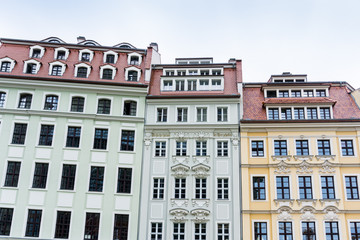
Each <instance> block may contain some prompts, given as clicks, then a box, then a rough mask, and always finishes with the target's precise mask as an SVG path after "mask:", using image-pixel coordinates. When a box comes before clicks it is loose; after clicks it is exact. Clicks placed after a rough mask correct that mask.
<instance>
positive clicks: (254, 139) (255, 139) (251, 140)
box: [249, 138, 266, 158]
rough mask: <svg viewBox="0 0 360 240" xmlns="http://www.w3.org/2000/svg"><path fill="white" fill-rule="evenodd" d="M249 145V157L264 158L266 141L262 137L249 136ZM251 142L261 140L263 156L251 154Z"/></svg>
mask: <svg viewBox="0 0 360 240" xmlns="http://www.w3.org/2000/svg"><path fill="white" fill-rule="evenodd" d="M249 140H250V146H249V148H250V149H249V153H250V157H251V158H265V157H266V152H265V151H266V145H265V144H266V141H265V139H262V138H250V139H249ZM252 142H262V143H263V156H253V147H252Z"/></svg>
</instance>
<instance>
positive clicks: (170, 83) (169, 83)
mask: <svg viewBox="0 0 360 240" xmlns="http://www.w3.org/2000/svg"><path fill="white" fill-rule="evenodd" d="M163 90H164V91H171V90H173V81H172V80H164V89H163Z"/></svg>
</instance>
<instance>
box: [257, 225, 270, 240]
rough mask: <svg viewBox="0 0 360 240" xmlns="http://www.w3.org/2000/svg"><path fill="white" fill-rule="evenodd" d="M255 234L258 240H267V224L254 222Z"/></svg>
mask: <svg viewBox="0 0 360 240" xmlns="http://www.w3.org/2000/svg"><path fill="white" fill-rule="evenodd" d="M254 232H255V239H256V240H260V239H261V240H267V239H268V238H267V223H266V222H254Z"/></svg>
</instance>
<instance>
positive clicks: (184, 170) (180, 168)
mask: <svg viewBox="0 0 360 240" xmlns="http://www.w3.org/2000/svg"><path fill="white" fill-rule="evenodd" d="M189 170H190V167H188V166H186V165H184V164H176V165H175V166H172V167H171V171H173V173H172V175H173V176H175V177H176V178H184V177H186V176H188V175H189V174H188V171H189Z"/></svg>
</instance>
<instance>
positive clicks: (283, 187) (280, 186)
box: [276, 176, 290, 199]
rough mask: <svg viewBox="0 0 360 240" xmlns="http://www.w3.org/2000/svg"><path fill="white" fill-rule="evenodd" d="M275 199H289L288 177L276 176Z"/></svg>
mask: <svg viewBox="0 0 360 240" xmlns="http://www.w3.org/2000/svg"><path fill="white" fill-rule="evenodd" d="M276 195H277V199H290V183H289V177H287V176H286V177H276Z"/></svg>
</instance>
